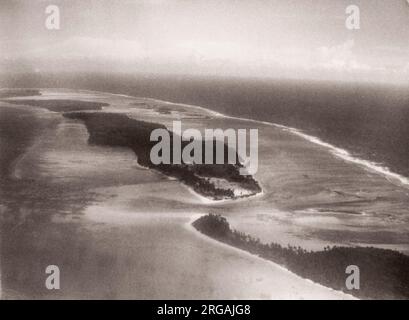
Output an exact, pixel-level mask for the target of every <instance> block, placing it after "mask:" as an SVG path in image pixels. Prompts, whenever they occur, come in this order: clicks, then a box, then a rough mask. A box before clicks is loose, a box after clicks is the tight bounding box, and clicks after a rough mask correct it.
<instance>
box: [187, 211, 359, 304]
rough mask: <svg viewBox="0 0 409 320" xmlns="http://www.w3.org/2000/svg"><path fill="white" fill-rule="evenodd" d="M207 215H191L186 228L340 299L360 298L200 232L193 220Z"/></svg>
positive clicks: (207, 239) (201, 237)
mask: <svg viewBox="0 0 409 320" xmlns="http://www.w3.org/2000/svg"><path fill="white" fill-rule="evenodd" d="M205 215H206V214H195V215H193V216H191V217H190V220H189V221H188V222H187V223H185V224H184V227H185V229H186V230H188V231H189V232H192V233H194V234H195V235H196V237H198V238H200V239H203V240H204V241H206V242H208V243H211V244H213V245H217V246H220V247H222V248H227V249H229V250H230V251H234V252H237V253H239V254H241V255H243V256H246V257H251V258H252V259H255V260H257V261H262V262H263V263H268V264H269V265H270V266H272V267H274V268H275V269H279V270H280V271H282V272H285V273H287V274H290V275H291V276H293V277H296V278H298V279H300V280H303V281H305V282H307V283H310V284H313V285H314V286H317V287H319V288H322V289H325V290H329V291H330V292H332V293H335V294H337V295H340V299H341V300H347V299H348V300H359V298H357V297H355V296H353V295H350V294H347V293H345V292H342V291H338V290H334V289H332V288H329V287H326V286H323V285H322V284H319V283H317V282H314V281H312V280H311V279H308V278H303V277H300V276H299V275H297V274H295V273H294V272H291V271H290V270H288V269H287V268H285V267H283V266H281V265H279V264H277V263H275V262H273V261H270V260H267V259H264V258H262V257H260V256H257V255H255V254H252V253H250V252H248V251H246V250H243V249H240V248H237V247H234V246H231V245H228V244H227V243H224V242H221V241H218V240H216V239H213V238H212V237H210V236H207V235H205V234H203V233H202V232H200V231H199V230H197V229H196V228H195V227H194V226H193V222H194V221H196V220H197V219H198V218H201V217H203V216H205Z"/></svg>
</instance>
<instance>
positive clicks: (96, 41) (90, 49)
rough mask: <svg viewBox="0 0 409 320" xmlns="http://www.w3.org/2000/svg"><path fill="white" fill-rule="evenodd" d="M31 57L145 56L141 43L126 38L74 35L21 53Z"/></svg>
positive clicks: (107, 57)
mask: <svg viewBox="0 0 409 320" xmlns="http://www.w3.org/2000/svg"><path fill="white" fill-rule="evenodd" d="M20 54H21V56H25V57H30V58H46V57H51V58H57V59H62V60H63V59H84V58H89V59H92V58H104V59H115V60H136V59H141V58H143V57H144V56H145V53H144V51H143V50H142V47H141V45H140V44H139V43H138V42H136V41H131V40H126V39H107V38H92V37H73V38H69V39H67V40H64V41H62V42H56V43H47V44H41V43H37V45H36V46H35V48H34V49H28V50H27V51H25V52H21V53H20Z"/></svg>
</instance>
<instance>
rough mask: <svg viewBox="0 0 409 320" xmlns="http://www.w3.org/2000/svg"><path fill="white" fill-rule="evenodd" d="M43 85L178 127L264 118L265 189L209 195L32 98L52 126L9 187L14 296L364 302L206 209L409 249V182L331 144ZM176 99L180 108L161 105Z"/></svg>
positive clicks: (253, 225)
mask: <svg viewBox="0 0 409 320" xmlns="http://www.w3.org/2000/svg"><path fill="white" fill-rule="evenodd" d="M41 91H42V96H40V97H35V99H77V100H83V101H98V102H106V103H109V104H110V105H109V106H107V107H104V108H103V111H104V112H119V113H124V114H127V115H128V116H129V117H134V118H135V119H138V120H144V121H152V122H156V123H162V124H164V125H166V126H167V127H168V128H171V127H172V121H173V120H182V123H183V127H185V128H197V129H199V130H204V129H205V128H222V129H223V128H235V129H236V128H255V127H256V128H258V129H259V171H258V172H257V174H256V179H257V180H258V181H259V182H260V184H261V185H262V188H263V194H261V195H258V196H255V197H250V198H248V199H243V200H239V201H221V202H212V201H205V199H202V198H200V197H199V196H198V195H197V194H194V193H192V192H189V190H187V188H186V186H184V185H182V184H181V183H179V182H178V181H176V180H170V179H167V178H166V177H164V176H163V175H161V174H158V173H157V172H154V171H151V170H147V169H145V168H141V167H139V166H138V165H137V163H136V159H135V156H134V154H133V153H132V152H131V151H130V150H127V149H123V148H107V147H99V146H90V145H89V144H88V143H87V140H88V133H87V131H86V129H85V127H84V125H83V124H81V123H80V122H77V121H73V120H68V119H65V118H63V117H62V116H61V115H60V114H58V113H53V112H50V111H44V110H42V109H35V108H34V109H33V108H32V107H22V108H23V109H24V108H25V109H26V110H30V114H28V115H27V118H26V120H27V121H34V119H35V120H36V121H39V122H41V123H42V124H43V129H42V131H41V132H38V134H37V135H36V136H35V141H33V142H32V143H31V144H30V147H28V148H26V149H25V152H24V156H21V157H19V160H18V161H17V162H16V163H15V164H14V165H13V166H12V168H11V170H12V172H9V173H11V174H12V177H13V179H12V180H11V181H10V182H9V183H8V185H7V188H8V189H9V190H7V188H6V187H5V186H4V185H2V193H3V195H4V197H3V199H5V200H3V201H2V205H3V206H5V207H6V209H5V210H7V212H8V216H16V217H18V219H19V221H18V224H17V225H18V227H17V228H15V229H13V230H4V229H3V231H2V250H1V271H2V279H1V280H2V292H3V295H2V296H3V298H5V299H7V298H13V297H19V298H30V297H32V298H38V299H47V298H85V299H87V298H117V299H129V298H132V299H133V298H139V299H165V298H172V299H350V298H352V297H351V296H350V295H347V294H344V293H341V292H336V291H334V290H331V289H328V288H325V287H323V286H321V285H318V284H315V283H312V282H311V281H309V280H306V279H302V278H300V277H298V276H296V275H294V274H292V273H291V272H289V271H287V270H285V269H284V268H282V267H280V266H278V265H275V264H274V263H271V262H268V261H265V260H263V259H260V258H258V257H255V256H253V255H250V254H248V253H246V252H243V251H241V250H238V249H235V248H232V247H229V246H227V245H224V244H221V243H218V242H217V241H214V240H212V239H209V238H207V237H205V236H203V235H201V234H200V233H199V232H197V231H195V230H193V229H192V228H191V227H190V222H191V221H192V219H193V218H194V217H197V216H198V215H202V214H206V213H209V212H212V213H219V214H223V215H224V216H227V217H228V218H229V221H230V222H231V224H232V226H233V227H234V228H235V229H238V230H240V231H243V232H246V233H249V234H251V235H253V236H257V237H259V238H260V239H261V240H262V241H264V242H277V243H280V244H283V245H287V244H292V245H300V244H302V246H303V247H305V248H306V249H314V250H318V249H322V248H323V247H324V246H327V245H334V244H342V245H346V246H348V245H365V246H369V245H371V246H378V247H386V248H392V249H396V250H400V251H402V252H404V253H409V248H408V245H407V243H409V238H408V234H409V233H408V231H409V230H408V227H407V226H408V225H409V224H408V222H409V221H408V219H409V218H408V216H407V214H406V212H407V207H408V205H409V190H408V189H407V186H405V185H404V184H403V183H402V181H397V180H396V179H390V177H388V176H387V175H385V174H384V173H382V172H377V171H376V170H370V169H368V167H365V166H363V165H360V164H358V163H356V162H353V161H347V159H343V158H341V157H339V156H337V155H336V154H334V153H333V152H331V151H332V150H331V149H330V148H329V147H328V146H326V145H322V144H321V145H320V144H317V143H313V142H311V141H308V139H305V137H302V136H300V134H294V132H291V131H289V130H287V129H283V128H280V127H277V126H274V125H271V124H267V123H261V122H255V121H248V120H244V119H238V118H227V117H225V116H223V115H221V114H218V113H215V112H213V111H210V110H206V109H204V108H200V107H194V106H188V105H181V104H172V103H170V102H163V101H159V100H154V99H146V98H135V97H129V96H124V95H113V94H108V93H101V92H90V91H72V90H66V89H44V90H41ZM21 99H22V100H24V99H33V97H24V98H21ZM163 106H166V107H167V108H170V109H171V112H167V113H164V112H162V113H161V112H159V110H160V107H163ZM10 108H17V106H15V105H13V106H11V105H9V104H7V103H6V102H0V112H3V110H6V109H7V110H10ZM388 178H389V179H388ZM21 199H24V201H21ZM3 202H4V203H3ZM16 219H17V218H16ZM3 225H4V224H3ZM375 235H376V236H375ZM12 244H13V246H12ZM16 247H17V248H19V250H15V249H14V248H16ZM12 248H13V249H12ZM61 252H64V254H61ZM49 264H56V265H59V264H60V265H61V266H62V267H61V268H62V270H63V271H62V272H63V280H62V281H63V284H62V290H60V291H59V292H58V293H50V292H48V291H47V290H45V289H39V288H42V287H43V286H42V285H41V283H42V282H43V278H44V272H43V271H42V270H43V268H44V266H46V265H49ZM187 278H188V279H189V282H188V284H189V285H186V282H185V281H184V280H185V279H187ZM27 284H28V285H27Z"/></svg>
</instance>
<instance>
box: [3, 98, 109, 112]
mask: <svg viewBox="0 0 409 320" xmlns="http://www.w3.org/2000/svg"><path fill="white" fill-rule="evenodd" d="M5 102H7V103H13V104H20V105H21V104H24V105H29V106H33V107H40V108H45V109H48V110H50V111H54V112H70V111H83V110H102V107H106V106H108V105H109V104H108V103H102V102H91V101H77V100H52V99H50V100H48V99H47V100H5Z"/></svg>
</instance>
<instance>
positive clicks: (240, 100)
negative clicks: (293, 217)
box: [4, 74, 409, 180]
mask: <svg viewBox="0 0 409 320" xmlns="http://www.w3.org/2000/svg"><path fill="white" fill-rule="evenodd" d="M4 84H5V85H8V86H16V87H69V88H76V89H91V90H97V91H103V92H112V93H121V94H128V95H132V96H139V97H150V98H155V99H163V100H167V101H171V102H177V103H186V104H191V105H198V106H202V107H205V108H208V109H211V110H215V111H218V112H220V113H223V114H226V115H229V116H235V117H244V118H249V119H254V120H260V121H267V122H271V123H276V124H281V125H284V126H288V127H291V128H295V129H299V130H302V133H305V134H308V135H310V136H313V137H316V138H319V139H320V140H321V141H322V142H325V143H329V144H331V145H332V146H334V147H337V148H342V149H345V150H347V151H348V152H349V153H350V156H351V157H353V158H359V159H361V160H367V161H370V162H371V164H372V165H377V166H378V167H379V168H383V169H386V170H387V171H391V172H394V173H397V174H400V175H402V176H404V177H409V139H408V137H409V125H408V124H409V85H408V86H392V85H374V84H355V83H336V82H318V81H299V80H298V81H296V80H260V79H239V78H229V79H227V78H226V79H222V78H198V77H194V78H189V77H182V76H167V77H164V76H161V77H158V76H153V75H151V76H130V75H108V74H106V75H103V74H82V75H69V74H66V75H64V76H60V75H59V76H56V75H54V76H52V75H47V76H44V75H43V76H40V75H25V76H20V77H18V78H13V79H11V80H10V79H9V80H8V81H6V80H5V81H4ZM371 164H368V165H371ZM401 180H404V179H401Z"/></svg>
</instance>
